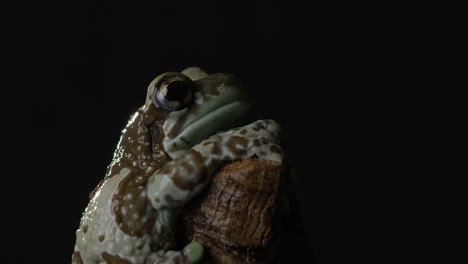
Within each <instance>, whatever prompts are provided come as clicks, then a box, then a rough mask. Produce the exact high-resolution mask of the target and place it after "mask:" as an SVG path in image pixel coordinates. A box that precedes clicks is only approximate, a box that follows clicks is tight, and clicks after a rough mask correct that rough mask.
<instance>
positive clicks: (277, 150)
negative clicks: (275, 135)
mask: <svg viewBox="0 0 468 264" xmlns="http://www.w3.org/2000/svg"><path fill="white" fill-rule="evenodd" d="M270 151H271V152H274V153H278V154H281V153H283V150H282V149H281V148H280V147H278V146H277V145H271V147H270Z"/></svg>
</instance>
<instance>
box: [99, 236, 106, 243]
mask: <svg viewBox="0 0 468 264" xmlns="http://www.w3.org/2000/svg"><path fill="white" fill-rule="evenodd" d="M105 238H106V237H105V236H104V235H100V236H99V237H98V240H99V242H102V241H104V239H105Z"/></svg>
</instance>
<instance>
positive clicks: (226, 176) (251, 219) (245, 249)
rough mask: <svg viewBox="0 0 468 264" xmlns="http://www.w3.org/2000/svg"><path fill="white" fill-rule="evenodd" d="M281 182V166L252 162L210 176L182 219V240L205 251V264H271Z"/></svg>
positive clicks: (248, 160) (275, 244)
mask: <svg viewBox="0 0 468 264" xmlns="http://www.w3.org/2000/svg"><path fill="white" fill-rule="evenodd" d="M284 181H285V168H284V166H282V165H280V164H277V163H273V162H269V161H264V160H261V159H257V158H251V159H246V160H241V161H235V162H231V163H229V164H227V165H225V166H224V167H223V168H221V170H219V171H218V173H216V174H215V175H214V177H213V178H212V181H211V185H210V186H209V187H208V188H206V189H207V190H206V191H205V192H204V193H202V194H201V195H199V196H198V197H197V198H196V199H194V200H193V201H192V202H190V203H189V204H188V205H187V207H186V208H185V210H184V214H183V217H182V221H183V223H184V226H185V230H184V231H185V232H184V234H185V237H186V239H188V240H193V239H195V240H197V241H200V242H201V243H202V244H203V245H204V246H205V249H206V253H205V256H206V257H205V259H204V263H226V264H234V263H255V264H257V263H258V264H260V263H262V264H265V263H273V260H274V253H275V251H276V249H277V245H278V243H277V242H278V232H279V230H278V227H279V224H280V220H281V219H280V218H281V217H280V216H279V211H280V204H281V201H282V193H283V186H284V184H283V183H284Z"/></svg>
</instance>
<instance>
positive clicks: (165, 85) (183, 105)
mask: <svg viewBox="0 0 468 264" xmlns="http://www.w3.org/2000/svg"><path fill="white" fill-rule="evenodd" d="M150 104H152V105H153V106H156V107H158V108H162V109H165V110H166V111H168V115H167V118H166V120H165V121H164V123H163V126H162V132H163V133H162V134H163V138H162V143H163V146H164V149H165V151H166V152H167V154H169V156H171V157H173V158H174V157H177V156H179V155H180V154H182V153H183V152H185V151H186V150H188V149H190V148H191V147H192V146H194V145H195V144H197V143H199V142H200V141H202V140H204V139H206V138H208V137H209V136H211V135H214V134H216V133H217V132H218V131H220V130H222V129H225V128H227V127H228V126H229V125H231V124H232V123H233V122H234V121H236V120H237V119H238V118H240V117H241V116H243V115H244V114H245V113H246V112H247V110H248V109H249V108H250V102H249V100H248V96H247V93H246V91H245V90H244V89H243V88H242V86H241V85H240V83H239V82H238V81H237V79H236V78H235V77H234V76H233V75H231V74H224V73H216V74H211V75H208V74H207V73H206V72H204V71H203V70H201V69H199V68H195V67H191V68H187V69H185V70H184V71H182V72H181V73H176V72H168V73H165V74H162V75H160V76H158V77H156V79H154V80H153V81H152V82H151V84H150V86H149V88H148V98H147V102H146V104H145V106H146V107H149V105H150Z"/></svg>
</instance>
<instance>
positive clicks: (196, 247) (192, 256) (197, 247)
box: [182, 241, 203, 263]
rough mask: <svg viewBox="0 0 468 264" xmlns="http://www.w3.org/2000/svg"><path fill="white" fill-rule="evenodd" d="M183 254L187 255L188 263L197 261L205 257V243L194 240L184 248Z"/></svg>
mask: <svg viewBox="0 0 468 264" xmlns="http://www.w3.org/2000/svg"><path fill="white" fill-rule="evenodd" d="M182 254H183V255H185V256H186V257H187V260H188V263H197V262H198V261H200V260H201V258H202V257H203V245H202V244H200V243H199V242H197V241H193V242H191V243H190V244H188V245H187V246H185V248H184V249H183V250H182Z"/></svg>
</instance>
